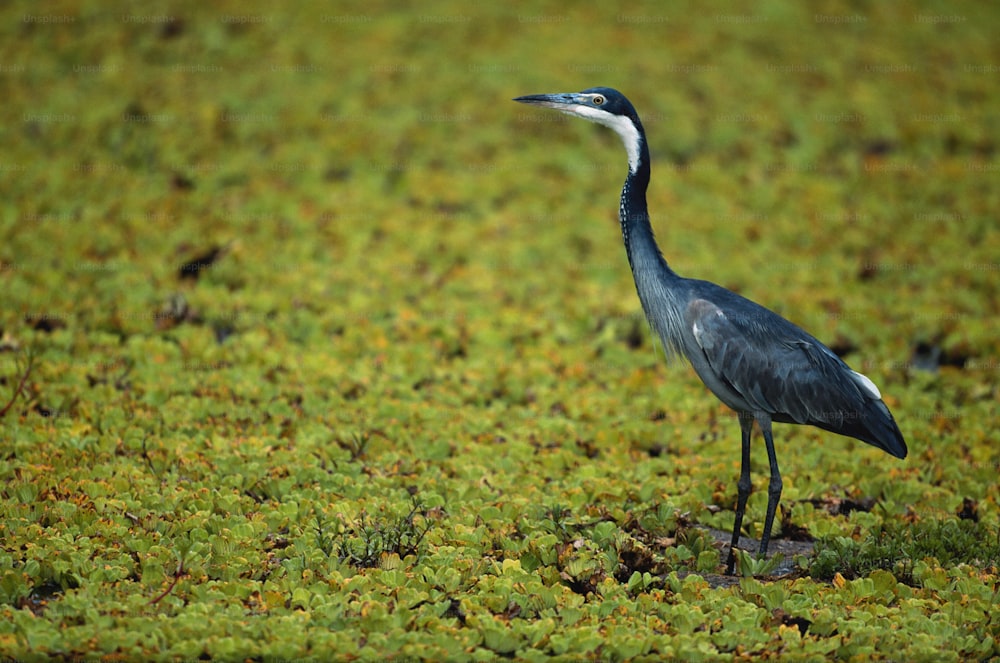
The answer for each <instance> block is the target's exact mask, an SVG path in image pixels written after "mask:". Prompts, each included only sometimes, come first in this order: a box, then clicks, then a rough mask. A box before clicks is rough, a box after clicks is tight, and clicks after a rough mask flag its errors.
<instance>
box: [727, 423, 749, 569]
mask: <svg viewBox="0 0 1000 663" xmlns="http://www.w3.org/2000/svg"><path fill="white" fill-rule="evenodd" d="M738 416H739V419H740V433H741V434H742V438H743V440H742V444H743V453H742V456H741V459H740V480H739V481H738V482H737V483H736V522H735V523H734V524H733V540H732V541H731V542H730V544H729V559H728V560H727V561H726V575H730V576H731V575H733V570H734V569H735V568H736V544H738V543H739V542H740V530H741V529H742V528H743V513H744V512H745V511H746V507H747V499H748V498H749V497H750V489H751V488H752V487H753V484H752V483H750V436H751V434H752V433H753V417H752V416H751V415H750V413H749V412H739V413H738Z"/></svg>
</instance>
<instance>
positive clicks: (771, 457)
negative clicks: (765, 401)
mask: <svg viewBox="0 0 1000 663" xmlns="http://www.w3.org/2000/svg"><path fill="white" fill-rule="evenodd" d="M756 417H757V424H758V425H759V426H760V432H761V433H763V435H764V444H765V445H766V446H767V462H768V464H769V465H770V466H771V482H770V483H769V484H768V485H767V514H766V515H765V516H764V534H763V535H761V537H760V555H761V557H763V556H765V555H767V544H768V543H770V541H771V526H772V525H774V513H775V511H777V510H778V500H780V499H781V472H780V471H778V458H777V456H775V454H774V438H773V437H771V417H770V416H769V415H767V414H764V413H757V415H756Z"/></svg>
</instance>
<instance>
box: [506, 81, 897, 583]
mask: <svg viewBox="0 0 1000 663" xmlns="http://www.w3.org/2000/svg"><path fill="white" fill-rule="evenodd" d="M514 101H517V102H520V103H523V104H531V105H533V106H539V107H543V108H551V109H554V110H557V111H561V112H563V113H566V114H568V115H571V116H575V117H581V118H583V119H585V120H589V121H591V122H595V123H597V124H601V125H604V126H606V127H609V128H610V129H612V130H613V131H614V132H615V133H617V134H618V136H620V137H621V140H622V142H623V143H624V145H625V153H626V155H627V157H628V175H627V176H626V178H625V184H624V186H623V187H622V193H621V203H620V205H619V208H618V215H619V221H620V223H621V232H622V239H623V240H624V243H625V254H626V256H627V258H628V263H629V266H630V267H631V269H632V277H633V280H634V281H635V289H636V292H637V293H638V295H639V302H640V303H641V305H642V310H643V312H644V313H645V315H646V319H647V320H648V321H649V324H650V326H651V327H652V329H653V330H654V331H655V333H656V335H657V336H659V338H660V340H661V342H662V344H663V347H664V350H665V351H666V354H667V355H668V356H669V355H673V356H681V355H682V356H684V357H686V358H687V360H688V361H689V362H690V363H691V366H692V367H693V368H694V371H695V373H696V374H697V375H698V377H699V378H701V381H702V382H703V383H705V386H706V387H708V389H709V391H711V392H712V393H713V394H715V396H716V397H717V398H718V399H719V400H720V401H722V402H723V403H724V404H725V405H726V406H728V407H729V408H730V409H731V410H733V411H734V412H735V413H736V415H737V420H738V421H739V424H740V433H741V456H740V475H739V480H738V481H737V483H736V488H737V496H736V520H735V523H734V524H733V533H732V540H731V543H730V546H729V555H728V558H727V561H726V574H728V575H732V574H733V573H734V569H735V564H736V550H737V546H738V544H739V537H740V532H741V531H742V527H743V516H744V513H745V511H746V504H747V499H748V498H749V497H750V492H751V489H752V483H751V479H750V440H751V436H752V434H753V428H754V423H756V424H757V427H758V428H759V429H760V432H761V435H762V436H763V437H764V445H765V447H766V448H767V461H768V465H769V467H770V473H771V474H770V482H769V483H768V488H767V511H766V512H765V514H764V529H763V532H762V534H761V540H760V550H759V552H758V555H759V557H761V558H766V555H767V548H768V543H769V542H770V539H771V529H772V527H773V525H774V515H775V511H776V510H777V508H778V502H779V500H780V499H781V489H782V482H781V472H780V470H779V469H778V459H777V455H776V454H775V450H774V438H773V436H772V434H771V424H772V423H774V422H778V423H788V424H806V425H811V426H816V427H818V428H820V429H823V430H825V431H829V432H832V433H837V434H839V435H844V436H847V437H852V438H855V439H858V440H861V441H862V442H866V443H867V444H870V445H872V446H875V447H878V448H879V449H882V450H883V451H885V452H887V453H889V454H891V455H893V456H895V457H896V458H900V459H902V458H906V442H905V441H904V440H903V434H902V433H901V432H900V430H899V427H898V426H897V425H896V421H895V419H893V417H892V413H891V412H890V411H889V408H888V407H887V406H886V404H885V402H884V401H883V400H882V394H881V392H879V389H878V387H876V386H875V383H874V382H872V381H871V380H870V379H869V378H868V377H866V376H864V375H862V374H861V373H859V372H857V371H854V370H852V369H851V368H850V367H849V366H848V365H847V364H846V363H845V362H844V361H843V360H842V359H841V358H840V357H838V356H837V355H836V354H835V353H834V352H833V351H832V350H830V349H829V348H828V347H826V346H825V345H823V343H821V342H820V341H818V340H817V339H816V338H814V337H813V336H811V335H810V334H808V333H807V332H806V331H804V330H803V329H801V328H800V327H798V326H797V325H795V324H794V323H792V322H790V321H788V320H786V319H785V318H783V317H781V316H780V315H778V314H777V313H774V312H773V311H771V310H769V309H767V308H764V307H763V306H761V305H760V304H757V303H755V302H753V301H750V300H749V299H747V298H745V297H742V296H741V295H738V294H736V293H735V292H732V291H731V290H728V289H726V288H723V287H722V286H719V285H716V284H715V283H711V282H709V281H702V280H699V279H691V278H685V277H683V276H679V275H678V274H677V273H675V272H674V271H673V270H672V269H671V268H670V266H669V264H668V263H667V261H666V259H665V258H664V257H663V254H662V252H661V251H660V248H659V246H658V245H657V243H656V238H655V237H654V235H653V229H652V225H651V224H650V218H649V211H648V209H647V206H646V189H647V187H648V186H649V178H650V163H649V146H648V145H647V143H646V132H645V130H644V129H643V126H642V122H641V121H640V120H639V115H638V113H637V112H636V110H635V107H634V106H633V105H632V103H631V102H630V101H629V100H628V99H627V98H626V97H625V96H624V95H623V94H622V93H621V92H618V91H617V90H614V89H611V88H607V87H593V88H588V89H586V90H583V91H582V92H570V93H557V94H533V95H528V96H523V97H517V98H516V99H514Z"/></svg>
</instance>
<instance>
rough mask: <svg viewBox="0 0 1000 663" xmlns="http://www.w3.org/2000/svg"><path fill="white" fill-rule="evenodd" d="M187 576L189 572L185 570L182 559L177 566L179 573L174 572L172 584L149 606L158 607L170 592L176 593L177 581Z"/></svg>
mask: <svg viewBox="0 0 1000 663" xmlns="http://www.w3.org/2000/svg"><path fill="white" fill-rule="evenodd" d="M185 575H187V572H186V571H185V570H184V560H183V559H182V560H181V561H180V562H179V563H178V564H177V571H175V572H174V579H173V580H171V581H170V584H169V585H168V586H167V588H166V589H164V590H163V591H162V592H160V594H159V595H158V596H156V597H155V598H153V599H152V600H151V601H150V602H149V605H156V604H157V603H159V602H160V601H161V600H162V599H163V598H165V597H166V596H167V594H169V593H170V592H172V591H174V587H176V586H177V581H178V580H180V579H181V577H182V576H185Z"/></svg>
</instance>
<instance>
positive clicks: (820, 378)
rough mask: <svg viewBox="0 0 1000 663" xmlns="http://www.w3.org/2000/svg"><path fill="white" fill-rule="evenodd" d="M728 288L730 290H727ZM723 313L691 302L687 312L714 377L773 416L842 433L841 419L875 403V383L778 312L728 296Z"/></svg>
mask: <svg viewBox="0 0 1000 663" xmlns="http://www.w3.org/2000/svg"><path fill="white" fill-rule="evenodd" d="M727 292H728V291H727ZM728 294H730V295H732V297H733V298H734V300H733V301H732V302H726V304H727V305H728V306H727V310H726V311H724V310H723V309H722V308H720V307H719V306H717V305H716V304H714V303H713V302H710V301H708V300H707V299H700V298H699V299H694V300H692V301H691V303H690V304H689V305H688V306H687V308H686V310H685V315H684V319H685V323H686V325H687V327H688V329H689V330H691V332H692V334H693V336H694V340H695V342H696V344H697V347H698V348H699V349H700V351H701V352H702V354H703V356H704V359H705V360H706V361H707V364H708V366H709V367H710V369H711V370H712V372H713V373H714V375H715V377H716V378H717V379H718V380H720V381H722V382H723V383H724V384H725V385H727V386H728V387H729V388H731V389H732V390H733V391H734V392H736V393H737V394H739V395H740V397H741V398H742V399H743V400H744V401H745V402H746V405H747V406H748V409H749V410H758V411H763V412H768V413H770V414H771V415H772V417H773V418H774V419H775V420H776V421H786V422H789V423H799V424H813V425H820V426H822V427H824V428H828V429H829V430H834V431H835V432H840V431H839V430H837V429H839V428H841V424H842V423H843V421H844V420H845V418H850V417H851V416H852V415H857V413H860V412H862V411H864V410H865V409H866V408H867V404H866V401H870V400H880V399H881V395H880V394H879V392H878V389H877V388H876V387H875V385H874V384H873V383H872V382H871V380H869V379H868V378H866V377H865V376H863V375H861V374H860V373H857V372H855V371H852V370H851V369H850V368H849V367H848V366H847V365H846V364H845V363H844V362H843V361H842V360H841V359H840V358H839V357H837V356H836V355H835V354H834V353H833V352H832V351H831V350H830V349H829V348H827V347H826V346H824V345H823V344H822V343H820V342H819V341H817V340H816V339H815V338H813V337H812V336H810V335H809V334H807V333H806V332H804V331H803V330H801V329H800V328H798V327H796V326H795V325H793V324H792V323H790V322H788V321H787V320H785V319H784V318H782V317H780V316H779V315H777V314H775V313H773V312H771V311H769V310H767V309H765V308H763V307H761V306H758V305H757V304H754V303H753V302H750V301H749V300H746V299H743V298H742V297H739V296H738V295H735V294H733V293H728Z"/></svg>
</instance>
